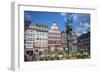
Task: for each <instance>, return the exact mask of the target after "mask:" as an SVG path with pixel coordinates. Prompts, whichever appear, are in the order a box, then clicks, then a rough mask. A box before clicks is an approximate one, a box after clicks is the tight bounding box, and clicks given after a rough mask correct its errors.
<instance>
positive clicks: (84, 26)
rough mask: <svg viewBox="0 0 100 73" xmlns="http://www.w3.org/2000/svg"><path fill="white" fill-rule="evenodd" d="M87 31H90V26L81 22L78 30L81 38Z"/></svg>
mask: <svg viewBox="0 0 100 73" xmlns="http://www.w3.org/2000/svg"><path fill="white" fill-rule="evenodd" d="M87 30H90V24H88V23H82V22H80V24H79V26H78V27H77V28H76V33H77V35H78V36H79V35H81V34H83V33H84V34H85V33H87Z"/></svg>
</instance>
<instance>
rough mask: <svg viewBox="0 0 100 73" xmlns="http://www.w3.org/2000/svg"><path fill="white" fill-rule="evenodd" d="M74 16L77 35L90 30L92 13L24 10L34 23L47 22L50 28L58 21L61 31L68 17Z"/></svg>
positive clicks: (27, 17)
mask: <svg viewBox="0 0 100 73" xmlns="http://www.w3.org/2000/svg"><path fill="white" fill-rule="evenodd" d="M71 17H73V23H72V26H73V30H74V31H75V32H76V33H77V35H78V36H79V35H81V34H82V33H86V32H88V31H90V14H84V13H67V12H66V13H65V12H39V11H38V12H37V11H24V19H25V20H30V21H31V22H32V23H39V24H47V25H48V28H49V29H50V28H51V26H52V24H53V22H55V21H56V23H57V26H58V28H59V30H60V31H63V30H65V25H66V22H67V19H70V18H71Z"/></svg>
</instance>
